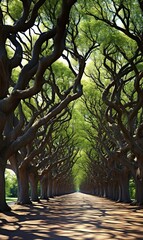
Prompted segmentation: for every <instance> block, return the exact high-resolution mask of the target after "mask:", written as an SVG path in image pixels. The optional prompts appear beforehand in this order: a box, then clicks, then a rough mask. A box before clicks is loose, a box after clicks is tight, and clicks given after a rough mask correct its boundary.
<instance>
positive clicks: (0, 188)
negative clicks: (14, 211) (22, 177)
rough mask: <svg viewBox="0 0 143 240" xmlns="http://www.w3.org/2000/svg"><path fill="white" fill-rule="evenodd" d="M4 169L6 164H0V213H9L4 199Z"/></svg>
mask: <svg viewBox="0 0 143 240" xmlns="http://www.w3.org/2000/svg"><path fill="white" fill-rule="evenodd" d="M5 168H6V164H3V165H2V164H0V212H5V211H10V210H11V208H10V207H9V206H8V205H7V203H6V197H5Z"/></svg>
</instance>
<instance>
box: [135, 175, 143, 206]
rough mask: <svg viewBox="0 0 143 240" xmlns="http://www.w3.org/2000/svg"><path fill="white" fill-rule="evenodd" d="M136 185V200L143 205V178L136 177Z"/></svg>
mask: <svg viewBox="0 0 143 240" xmlns="http://www.w3.org/2000/svg"><path fill="white" fill-rule="evenodd" d="M135 185H136V201H137V203H138V204H139V205H143V180H141V179H140V180H138V179H135Z"/></svg>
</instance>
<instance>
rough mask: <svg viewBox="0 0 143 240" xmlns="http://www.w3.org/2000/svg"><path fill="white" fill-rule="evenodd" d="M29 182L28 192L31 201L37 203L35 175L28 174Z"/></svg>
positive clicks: (36, 180) (36, 179)
mask: <svg viewBox="0 0 143 240" xmlns="http://www.w3.org/2000/svg"><path fill="white" fill-rule="evenodd" d="M29 182H30V190H31V200H32V201H34V202H38V201H39V198H38V178H37V176H36V174H34V173H30V174H29Z"/></svg>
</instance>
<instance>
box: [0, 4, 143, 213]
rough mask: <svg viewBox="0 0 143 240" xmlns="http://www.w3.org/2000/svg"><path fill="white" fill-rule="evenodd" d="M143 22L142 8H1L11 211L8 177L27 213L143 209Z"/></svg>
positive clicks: (0, 156) (1, 110)
mask: <svg viewBox="0 0 143 240" xmlns="http://www.w3.org/2000/svg"><path fill="white" fill-rule="evenodd" d="M142 17H143V7H142V1H141V0H136V1H134V3H132V1H130V0H129V1H118V0H113V1H110V0H109V1H102V2H101V1H98V0H97V1H93V0H89V1H88V3H87V1H80V0H79V1H76V0H66V1H65V0H54V1H53V0H50V1H45V0H30V1H29V0H26V1H24V0H22V1H17V2H16V1H7V0H2V1H1V2H0V183H1V184H0V194H1V198H0V210H1V211H5V210H10V207H9V206H8V205H7V203H6V194H5V170H6V168H10V169H12V170H13V171H14V173H15V174H16V177H17V183H18V203H19V204H27V203H31V202H32V201H38V200H39V195H40V198H41V199H48V198H49V197H52V196H57V195H60V194H65V193H70V192H73V191H75V190H76V189H80V190H81V191H83V192H86V193H91V194H95V195H98V196H101V197H107V198H110V199H112V200H115V201H121V202H130V201H131V200H132V199H131V198H132V197H134V199H135V201H136V203H137V204H143V162H142V157H143V143H142V140H143V134H142V131H143V108H142V106H143V104H142V103H143V89H142V78H143V57H142V53H143V49H142V41H143V30H142V26H143V20H142ZM131 186H132V188H131ZM29 188H30V189H29ZM131 191H132V192H134V194H132V193H131ZM133 195H134V196H133Z"/></svg>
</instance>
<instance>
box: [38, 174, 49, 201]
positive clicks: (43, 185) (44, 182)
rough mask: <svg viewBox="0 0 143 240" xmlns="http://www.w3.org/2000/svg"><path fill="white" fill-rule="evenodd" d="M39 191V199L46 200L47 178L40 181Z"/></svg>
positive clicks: (44, 177)
mask: <svg viewBox="0 0 143 240" xmlns="http://www.w3.org/2000/svg"><path fill="white" fill-rule="evenodd" d="M40 190H41V196H40V198H41V199H46V200H47V199H48V195H47V177H46V176H43V177H42V179H41V181H40Z"/></svg>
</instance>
